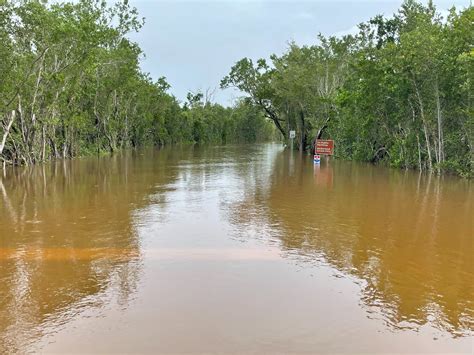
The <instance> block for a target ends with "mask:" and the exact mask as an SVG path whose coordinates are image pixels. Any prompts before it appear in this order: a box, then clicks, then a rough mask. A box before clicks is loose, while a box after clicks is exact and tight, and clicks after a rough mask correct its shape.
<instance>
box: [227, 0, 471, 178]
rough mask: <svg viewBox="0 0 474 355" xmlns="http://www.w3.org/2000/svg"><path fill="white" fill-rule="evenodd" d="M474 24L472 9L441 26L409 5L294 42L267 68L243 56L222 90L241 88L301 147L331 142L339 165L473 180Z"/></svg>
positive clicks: (431, 11)
mask: <svg viewBox="0 0 474 355" xmlns="http://www.w3.org/2000/svg"><path fill="white" fill-rule="evenodd" d="M473 22H474V8H473V7H469V8H466V9H464V10H462V11H459V12H458V11H456V10H455V9H454V8H453V9H451V10H450V13H449V16H448V18H446V19H442V18H441V16H440V15H439V14H438V13H437V12H436V9H435V8H434V6H433V5H432V3H431V2H430V3H429V4H428V5H427V6H424V5H423V4H421V3H418V2H416V1H414V0H407V1H405V2H404V3H403V5H402V6H401V8H400V10H399V11H398V13H396V14H395V15H394V16H393V17H391V18H384V17H383V16H376V17H374V18H373V19H371V20H369V21H368V22H366V23H362V24H360V25H359V33H358V34H357V35H355V36H345V37H343V38H335V37H329V38H325V37H323V36H319V37H318V39H319V43H318V44H315V45H311V46H302V47H300V46H298V45H296V44H294V43H292V44H290V46H289V48H288V51H287V52H286V53H284V54H283V55H281V56H277V55H272V56H271V57H270V59H271V63H270V64H267V62H266V61H264V60H259V61H257V65H254V64H253V62H252V61H251V60H250V59H247V58H244V59H242V60H240V61H239V62H237V63H236V64H235V65H234V66H233V67H232V69H231V71H230V74H229V75H228V76H226V77H225V78H224V79H223V80H222V82H221V87H222V88H226V87H230V86H233V87H236V88H238V89H240V90H241V91H243V92H244V93H245V94H246V95H247V97H248V98H249V100H250V101H251V102H252V103H253V104H254V105H255V106H256V107H258V108H260V110H261V111H262V112H263V113H264V114H265V115H266V116H267V117H268V118H270V119H271V120H273V122H274V123H275V126H276V128H277V129H278V130H279V131H280V132H281V133H282V135H283V137H285V138H286V137H287V136H288V131H289V130H296V132H297V138H298V140H299V148H300V149H301V150H307V149H312V147H313V143H314V139H315V138H316V137H319V138H325V137H331V138H333V139H335V140H336V155H337V156H339V157H342V158H346V159H354V160H361V161H370V162H374V163H384V164H387V165H390V166H393V167H398V168H417V169H420V170H431V171H436V172H439V173H441V172H443V171H445V172H449V173H455V174H458V175H462V176H472V175H474V174H473V171H474V170H473V169H474V162H473V159H474V146H473V139H474V114H473V113H474V110H473V97H472V95H473V92H474V88H473V83H474V50H473V49H472V39H473V38H474V27H473V26H472V23H473Z"/></svg>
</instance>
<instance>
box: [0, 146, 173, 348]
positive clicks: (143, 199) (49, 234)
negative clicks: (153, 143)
mask: <svg viewBox="0 0 474 355" xmlns="http://www.w3.org/2000/svg"><path fill="white" fill-rule="evenodd" d="M170 154H171V153H170V152H166V151H165V152H162V153H159V154H155V153H153V152H149V153H148V154H146V155H144V156H143V155H141V154H138V153H135V154H127V155H119V156H114V157H112V158H99V159H90V160H76V161H61V162H58V163H55V164H51V165H43V166H37V167H34V168H23V169H17V170H11V171H8V172H7V174H6V176H5V177H3V178H1V177H0V201H2V203H0V352H3V351H6V352H15V351H20V352H21V351H22V350H24V347H25V346H26V345H27V343H28V342H29V341H32V340H34V338H35V337H37V336H40V335H42V333H43V332H44V331H45V329H47V328H51V327H54V326H58V325H61V324H63V323H64V322H67V321H68V320H69V319H71V318H72V317H74V316H75V315H77V313H78V312H80V311H81V310H84V309H86V308H87V307H91V306H92V307H100V306H102V305H104V304H105V303H107V302H111V301H112V300H114V301H115V302H117V303H118V304H119V305H120V306H121V307H126V305H127V303H128V302H129V299H130V295H131V294H132V293H133V292H134V290H135V288H136V286H137V281H138V277H139V273H140V266H139V265H140V240H139V239H138V236H137V233H136V228H135V226H134V221H133V211H135V210H137V209H139V208H141V207H142V206H144V205H146V204H147V203H149V201H148V200H147V196H148V195H149V194H150V193H151V192H153V189H154V186H155V185H161V184H166V183H168V182H170V181H172V180H173V179H174V178H175V175H176V174H175V173H174V172H170V171H169V169H166V168H165V166H166V164H165V162H166V161H168V160H169V159H173V157H170ZM110 290H113V291H111V292H109V291H110ZM35 333H36V334H35Z"/></svg>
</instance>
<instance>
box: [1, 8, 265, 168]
mask: <svg viewBox="0 0 474 355" xmlns="http://www.w3.org/2000/svg"><path fill="white" fill-rule="evenodd" d="M142 24H143V20H142V19H140V18H139V16H138V13H137V10H136V9H135V8H133V7H131V6H130V5H129V2H128V1H127V0H122V1H118V2H116V3H115V4H114V5H113V6H109V5H107V2H106V1H103V0H79V1H74V2H51V3H48V2H47V1H36V0H22V1H13V0H12V1H2V2H0V77H1V78H2V80H1V82H0V144H1V145H0V160H2V161H3V162H7V163H11V164H33V163H36V162H39V161H46V160H49V159H52V158H66V157H74V156H79V155H87V154H102V153H104V152H114V151H116V150H118V149H123V148H127V147H138V146H143V145H163V144H174V143H196V142H197V143H226V142H237V141H245V142H251V141H256V140H264V139H268V138H269V137H271V135H272V133H273V131H272V127H271V125H270V124H269V123H268V122H267V120H266V119H265V118H264V117H263V116H262V115H260V114H259V113H257V112H256V111H255V110H254V108H253V106H251V105H249V104H243V103H239V104H238V105H237V107H236V108H235V109H233V108H224V107H222V106H220V105H216V104H211V103H209V102H206V103H203V102H202V100H203V94H202V93H198V94H195V95H194V94H190V95H189V96H188V99H189V103H186V104H185V105H184V106H183V107H182V106H181V104H180V103H179V102H178V100H177V99H176V98H175V97H173V96H172V95H170V94H169V93H168V90H169V89H170V85H169V84H168V83H167V82H166V79H165V78H160V79H158V80H157V81H156V82H154V81H153V80H151V78H150V77H149V76H148V75H146V74H144V73H142V72H141V70H140V58H141V56H142V51H141V49H140V47H139V46H138V45H137V44H136V43H134V42H132V41H130V40H129V39H128V38H127V34H128V33H129V32H130V31H138V30H139V29H140V27H141V26H142ZM12 112H13V113H12ZM245 113H248V114H249V115H250V116H248V117H247V116H244V115H245ZM249 131H250V132H251V133H249ZM3 138H4V139H3ZM3 141H4V142H5V144H3V143H2V142H3Z"/></svg>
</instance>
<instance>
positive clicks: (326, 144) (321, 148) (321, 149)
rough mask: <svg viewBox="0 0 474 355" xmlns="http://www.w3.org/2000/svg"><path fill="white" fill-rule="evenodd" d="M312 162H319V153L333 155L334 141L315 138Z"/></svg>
mask: <svg viewBox="0 0 474 355" xmlns="http://www.w3.org/2000/svg"><path fill="white" fill-rule="evenodd" d="M314 154H315V155H314V163H315V164H320V163H321V155H334V141H333V140H332V139H316V143H315V147H314Z"/></svg>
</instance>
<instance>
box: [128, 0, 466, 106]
mask: <svg viewBox="0 0 474 355" xmlns="http://www.w3.org/2000/svg"><path fill="white" fill-rule="evenodd" d="M130 3H131V4H132V5H134V6H135V7H137V9H138V10H139V12H140V15H141V16H143V17H145V19H146V23H145V26H144V27H143V28H142V30H141V31H140V33H138V34H132V35H131V37H132V39H133V40H135V41H136V42H138V43H139V44H140V46H141V48H142V49H143V50H144V52H145V54H146V58H145V59H144V60H143V62H142V68H143V70H144V71H145V72H149V73H150V74H151V76H152V77H153V78H154V79H157V78H159V77H160V76H165V77H166V78H167V80H168V82H169V83H170V84H171V85H172V88H171V92H172V93H173V94H174V95H175V96H177V97H178V98H179V99H180V100H184V99H185V97H186V93H187V92H188V91H193V92H196V91H198V90H202V91H206V89H214V88H218V87H219V82H220V80H221V78H222V77H223V76H225V75H226V74H227V73H228V72H229V69H230V67H231V66H232V65H233V64H234V63H235V62H236V61H237V60H239V59H241V58H243V57H249V58H252V59H256V58H261V57H264V58H268V56H269V55H270V54H272V53H277V54H281V53H283V52H284V51H285V49H286V48H287V45H288V41H291V40H294V41H296V42H297V43H299V44H311V43H315V41H316V35H317V34H318V33H319V32H321V33H322V34H325V35H330V34H345V33H348V32H351V31H354V29H355V28H356V25H357V24H358V23H360V22H362V21H366V20H367V19H369V18H370V17H373V16H374V15H376V14H385V15H387V16H389V15H391V14H393V13H394V12H396V10H397V9H398V7H399V6H400V4H401V0H400V1H392V0H364V1H359V0H357V1H356V0H354V1H347V0H345V1H344V0H332V1H331V0H324V1H323V0H312V1H310V0H306V1H290V0H286V1H282V0H206V1H204V0H187V1H184V0H130ZM434 3H435V4H436V5H437V8H438V9H439V10H446V9H448V8H450V7H451V6H452V5H453V4H455V5H456V7H458V8H462V7H466V6H468V5H469V0H451V1H445V0H438V1H434ZM236 96H238V93H236V92H233V91H231V90H225V91H221V90H219V89H217V90H216V92H215V95H214V101H217V102H219V103H222V104H224V105H229V104H231V103H232V100H233V98H234V97H236Z"/></svg>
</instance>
